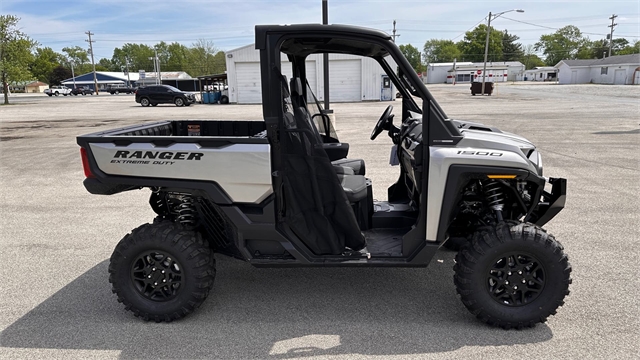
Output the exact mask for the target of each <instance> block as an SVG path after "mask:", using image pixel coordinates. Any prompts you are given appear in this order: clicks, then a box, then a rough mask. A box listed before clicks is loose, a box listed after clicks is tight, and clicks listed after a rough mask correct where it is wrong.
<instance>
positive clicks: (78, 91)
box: [71, 86, 93, 96]
mask: <svg viewBox="0 0 640 360" xmlns="http://www.w3.org/2000/svg"><path fill="white" fill-rule="evenodd" d="M71 94H72V95H75V96H78V95H87V94H89V95H93V89H91V88H90V87H88V86H81V87H77V88H75V89H73V90H71Z"/></svg>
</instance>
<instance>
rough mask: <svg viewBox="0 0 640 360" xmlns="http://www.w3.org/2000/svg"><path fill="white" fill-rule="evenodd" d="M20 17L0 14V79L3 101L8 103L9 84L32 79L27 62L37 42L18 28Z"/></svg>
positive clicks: (29, 61)
mask: <svg viewBox="0 0 640 360" xmlns="http://www.w3.org/2000/svg"><path fill="white" fill-rule="evenodd" d="M19 21H20V18H18V17H16V16H14V15H0V80H1V81H2V90H3V92H4V103H5V104H8V103H9V84H10V83H14V82H19V81H28V80H31V79H33V75H32V74H31V72H30V71H29V64H30V63H31V62H32V60H33V54H32V51H33V48H34V47H36V45H37V43H36V42H35V41H33V40H31V38H29V37H28V36H27V35H26V34H25V33H23V32H22V31H20V30H19V28H18V22H19Z"/></svg>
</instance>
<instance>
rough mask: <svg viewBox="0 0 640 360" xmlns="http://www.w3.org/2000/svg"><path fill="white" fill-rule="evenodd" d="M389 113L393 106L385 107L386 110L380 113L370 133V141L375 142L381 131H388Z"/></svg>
mask: <svg viewBox="0 0 640 360" xmlns="http://www.w3.org/2000/svg"><path fill="white" fill-rule="evenodd" d="M391 111H393V105H389V106H387V109H386V110H385V111H384V112H383V113H382V116H380V120H378V123H377V124H376V126H375V127H374V128H373V131H372V132H371V140H375V139H376V138H377V137H378V135H380V133H381V132H382V130H389V125H390V124H389V119H390V117H391V116H392V115H391Z"/></svg>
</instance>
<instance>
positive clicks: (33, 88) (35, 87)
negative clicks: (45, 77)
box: [24, 81, 49, 93]
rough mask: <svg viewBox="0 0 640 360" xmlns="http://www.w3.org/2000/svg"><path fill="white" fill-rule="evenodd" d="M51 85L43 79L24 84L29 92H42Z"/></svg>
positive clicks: (25, 89)
mask: <svg viewBox="0 0 640 360" xmlns="http://www.w3.org/2000/svg"><path fill="white" fill-rule="evenodd" d="M48 88H49V85H48V84H45V83H43V82H42V81H34V82H32V83H29V84H27V85H25V86H24V92H27V93H41V92H43V91H44V90H45V89H48Z"/></svg>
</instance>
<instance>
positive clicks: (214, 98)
mask: <svg viewBox="0 0 640 360" xmlns="http://www.w3.org/2000/svg"><path fill="white" fill-rule="evenodd" d="M220 95H221V93H220V91H215V92H212V93H211V98H210V99H209V100H210V101H211V103H212V104H216V103H218V101H220Z"/></svg>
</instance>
